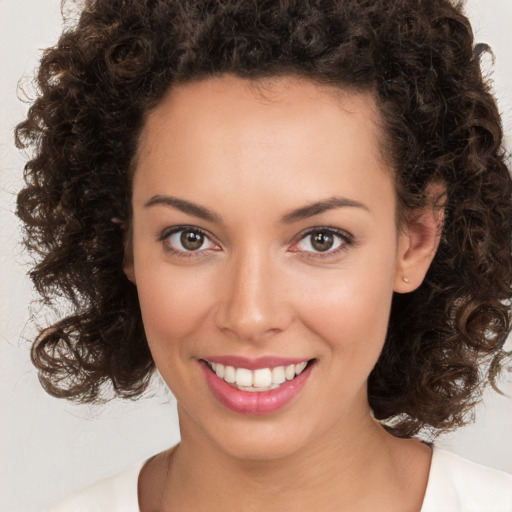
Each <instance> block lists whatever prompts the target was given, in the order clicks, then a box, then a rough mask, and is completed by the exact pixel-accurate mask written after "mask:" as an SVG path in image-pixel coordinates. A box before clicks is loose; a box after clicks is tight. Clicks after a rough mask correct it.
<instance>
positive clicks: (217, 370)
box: [215, 364, 224, 379]
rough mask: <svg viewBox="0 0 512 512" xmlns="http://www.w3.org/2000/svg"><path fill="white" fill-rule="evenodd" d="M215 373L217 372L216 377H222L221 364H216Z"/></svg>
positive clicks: (222, 367) (222, 368)
mask: <svg viewBox="0 0 512 512" xmlns="http://www.w3.org/2000/svg"><path fill="white" fill-rule="evenodd" d="M215 373H216V374H217V377H219V379H223V378H224V366H223V365H221V364H217V368H215Z"/></svg>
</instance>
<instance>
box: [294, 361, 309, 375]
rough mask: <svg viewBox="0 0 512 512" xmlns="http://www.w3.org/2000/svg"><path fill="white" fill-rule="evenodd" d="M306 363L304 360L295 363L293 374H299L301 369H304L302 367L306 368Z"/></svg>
mask: <svg viewBox="0 0 512 512" xmlns="http://www.w3.org/2000/svg"><path fill="white" fill-rule="evenodd" d="M307 364H308V363H307V362H306V361H304V362H303V363H300V364H296V365H295V375H300V374H301V373H302V371H303V370H304V368H306V365H307Z"/></svg>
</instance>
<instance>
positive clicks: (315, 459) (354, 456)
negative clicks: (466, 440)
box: [161, 411, 426, 512]
mask: <svg viewBox="0 0 512 512" xmlns="http://www.w3.org/2000/svg"><path fill="white" fill-rule="evenodd" d="M180 418H181V419H180V425H181V429H182V441H181V443H180V444H179V445H178V447H177V448H176V449H175V450H174V452H173V453H172V456H171V457H170V459H169V462H170V464H169V471H168V474H167V478H166V480H167V481H166V484H165V491H164V493H163V495H162V508H161V510H189V509H191V508H190V507H191V504H192V503H193V506H192V509H193V510H197V511H201V510H208V511H210V512H216V511H217V510H218V511H222V512H224V511H225V510H243V511H244V512H249V511H251V512H252V511H259V510H266V511H274V510H275V511H282V510H295V511H311V510H337V511H340V512H341V511H344V510H347V511H348V510H385V509H386V507H385V506H383V504H384V503H386V500H388V501H389V502H390V503H391V501H393V500H392V498H389V499H388V495H389V496H393V495H394V496H395V497H396V496H401V497H402V498H403V497H404V495H405V494H404V493H406V492H407V490H406V489H404V478H401V476H400V472H399V471H397V467H398V466H401V467H402V468H403V467H404V464H403V460H399V459H400V453H403V450H398V451H397V450H396V448H397V446H398V445H397V442H398V443H403V442H404V441H403V440H397V439H395V438H393V437H392V436H390V435H389V434H387V433H386V432H385V431H384V430H383V429H382V428H381V427H380V425H378V424H377V423H376V422H375V421H374V420H373V419H372V418H371V416H370V414H369V411H366V414H365V416H364V421H361V418H360V417H359V418H357V419H354V421H352V422H345V423H344V424H340V425H335V426H334V427H333V428H332V429H330V430H329V432H327V433H325V435H324V436H322V437H320V438H319V439H317V440H316V441H315V442H314V443H310V444H308V445H307V446H306V447H304V448H303V449H301V450H299V451H297V452H295V453H292V454H290V455H287V456H285V457H280V458H277V459H271V460H268V459H265V460H248V459H241V458H237V457H236V456H233V455H232V454H229V453H227V452H226V451H225V450H223V449H222V448H221V447H219V446H218V445H216V444H215V443H213V442H212V441H211V440H210V439H209V438H207V437H206V436H204V434H203V433H202V432H200V431H198V428H197V426H196V425H195V424H194V422H193V421H191V420H190V421H189V419H188V418H187V417H186V414H181V415H180ZM350 423H353V425H351V424H350ZM405 443H414V442H411V441H405ZM408 446H410V445H409V444H408ZM424 479H426V478H424ZM423 483H424V482H423ZM369 489H371V492H368V490H369ZM226 490H228V491H226ZM423 492H424V488H423ZM416 494H418V493H416ZM420 494H421V497H422V496H423V493H422V491H421V490H420ZM333 504H335V506H333ZM420 505H421V501H419V506H420ZM419 506H418V509H419ZM391 509H392V508H391V507H390V510H391ZM394 510H397V509H396V508H395V509H394ZM409 510H414V509H411V508H410V509H409Z"/></svg>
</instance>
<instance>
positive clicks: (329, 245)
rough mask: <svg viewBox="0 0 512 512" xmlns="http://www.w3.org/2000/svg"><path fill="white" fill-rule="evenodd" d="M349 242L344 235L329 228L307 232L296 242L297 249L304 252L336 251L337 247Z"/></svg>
mask: <svg viewBox="0 0 512 512" xmlns="http://www.w3.org/2000/svg"><path fill="white" fill-rule="evenodd" d="M346 243H347V239H346V238H345V237H343V236H342V235H340V234H338V233H336V232H334V231H332V230H328V229H323V230H322V229H319V230H317V231H312V232H310V233H307V234H306V235H305V236H304V237H303V238H302V239H301V240H299V242H298V243H297V244H296V246H295V247H296V250H298V251H304V252H318V253H326V252H336V250H337V249H339V248H340V247H342V246H343V245H344V244H346Z"/></svg>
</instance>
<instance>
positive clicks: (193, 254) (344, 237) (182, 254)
mask: <svg viewBox="0 0 512 512" xmlns="http://www.w3.org/2000/svg"><path fill="white" fill-rule="evenodd" d="M187 231H188V232H192V233H197V234H200V235H202V236H203V237H205V239H207V240H209V241H210V242H211V243H215V242H213V241H212V239H211V237H210V236H209V235H208V233H206V232H205V231H203V230H202V229H200V228H198V227H196V226H176V227H175V228H172V229H171V230H168V229H167V230H164V231H163V232H162V234H161V235H160V236H159V237H158V241H159V242H161V243H162V245H163V248H164V251H166V252H167V253H169V254H172V255H173V256H177V257H179V258H186V259H191V258H201V257H204V256H206V255H205V254H204V251H205V249H202V250H201V249H200V250H197V251H187V250H180V249H174V248H173V247H172V246H171V245H170V244H169V243H167V240H168V239H169V237H171V236H172V235H175V234H177V233H183V232H187ZM318 233H323V234H328V235H331V236H334V237H335V238H338V239H340V240H341V243H340V245H339V247H337V248H336V249H335V250H327V251H325V252H321V251H318V252H315V251H300V250H293V249H291V250H290V249H289V250H290V252H296V253H300V254H299V256H300V257H301V258H308V259H313V260H319V259H320V260H322V259H325V258H330V257H333V256H335V255H337V254H339V253H340V252H342V251H345V250H347V249H348V247H349V246H353V245H355V241H354V237H353V236H352V235H350V234H349V233H347V232H345V231H342V230H340V229H335V228H330V227H324V226H320V227H318V226H317V227H314V228H311V229H309V230H307V231H306V232H304V233H301V235H299V237H298V239H297V241H296V242H294V243H293V246H292V247H295V246H297V245H298V244H299V243H300V242H302V241H303V240H305V239H306V238H307V237H308V236H312V235H315V234H318Z"/></svg>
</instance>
